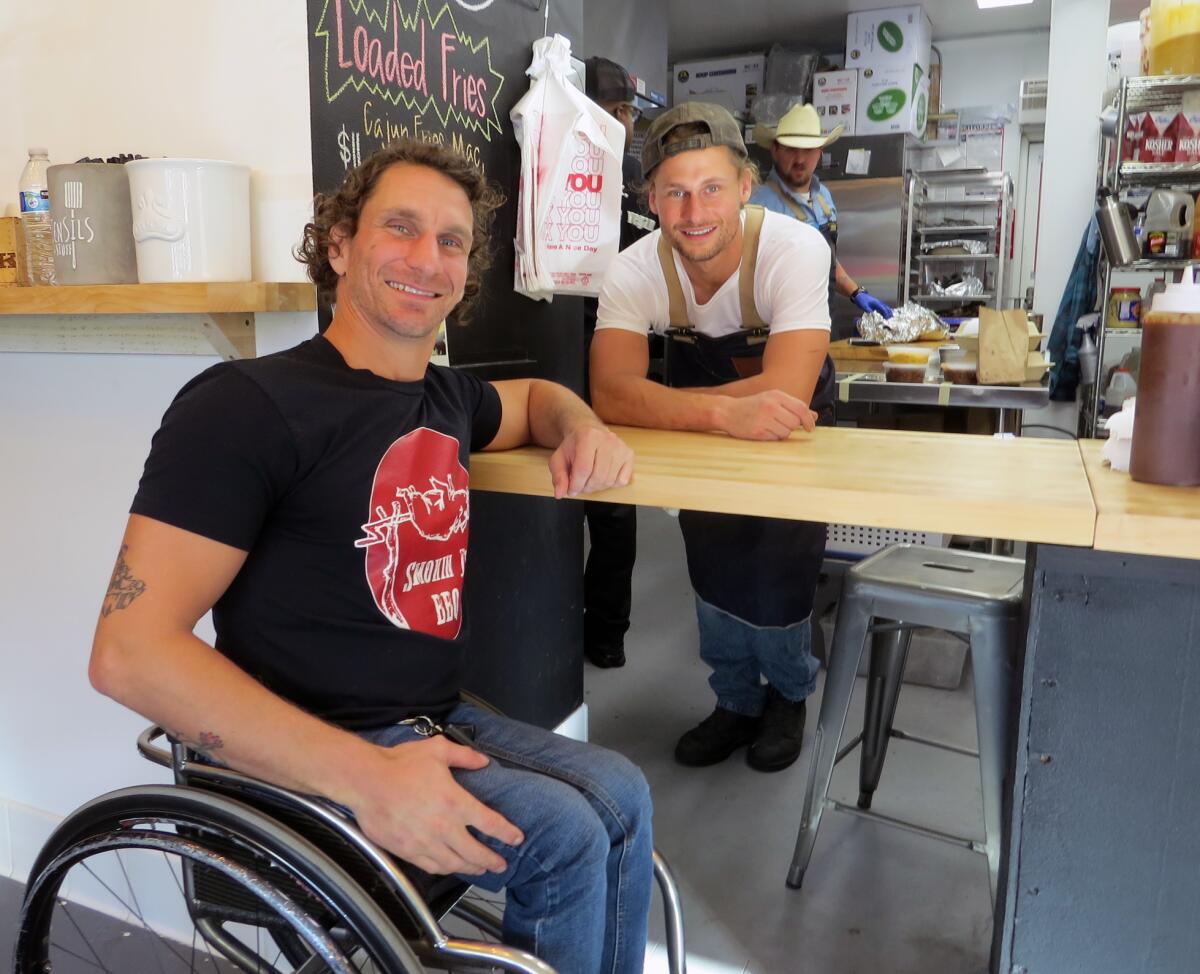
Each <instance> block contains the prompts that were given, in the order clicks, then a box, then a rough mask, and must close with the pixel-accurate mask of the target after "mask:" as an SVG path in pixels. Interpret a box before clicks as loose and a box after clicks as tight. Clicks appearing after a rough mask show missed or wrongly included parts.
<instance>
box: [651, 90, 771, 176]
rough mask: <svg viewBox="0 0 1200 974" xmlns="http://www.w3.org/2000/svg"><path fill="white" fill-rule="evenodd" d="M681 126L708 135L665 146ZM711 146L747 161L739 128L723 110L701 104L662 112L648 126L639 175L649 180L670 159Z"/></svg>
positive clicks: (687, 105) (696, 102) (686, 104)
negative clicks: (703, 130) (699, 127)
mask: <svg viewBox="0 0 1200 974" xmlns="http://www.w3.org/2000/svg"><path fill="white" fill-rule="evenodd" d="M681 125H703V126H704V127H705V128H707V129H708V132H707V133H697V134H696V135H693V136H691V137H690V138H687V139H681V140H680V141H678V142H672V143H671V144H670V145H665V144H664V143H665V142H666V141H667V136H669V135H670V134H671V132H672V131H673V130H675V129H677V128H679V126H681ZM714 145H723V146H725V147H726V148H729V149H732V150H733V151H734V152H735V153H737V154H738V155H739V156H741V157H742V158H743V159H745V158H746V155H747V153H746V143H745V142H743V141H742V130H741V127H740V126H739V125H738V123H737V122H736V121H735V120H734V117H733V116H732V115H730V114H729V112H728V111H727V110H726V109H724V108H722V107H721V106H720V105H711V104H709V103H708V102H703V101H688V102H684V103H683V104H682V105H676V106H675V107H674V108H672V109H669V110H667V111H665V112H663V113H662V114H661V115H659V116H658V118H656V119H655V120H654V121H653V122H651V123H650V128H649V129H647V131H646V141H645V142H644V143H643V144H642V172H644V173H645V174H646V177H647V178H649V176H650V174H651V173H652V172H653V171H654V168H655V166H657V165H658V164H659V163H660V162H662V161H663V160H664V159H666V158H668V157H669V156H674V155H678V154H679V153H680V152H688V151H690V150H692V149H707V148H709V147H710V146H714Z"/></svg>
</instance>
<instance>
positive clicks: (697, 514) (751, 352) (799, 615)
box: [659, 207, 835, 626]
mask: <svg viewBox="0 0 1200 974" xmlns="http://www.w3.org/2000/svg"><path fill="white" fill-rule="evenodd" d="M746 210H747V219H746V230H745V237H746V244H745V248H744V250H743V253H742V267H741V272H740V273H741V280H740V281H739V286H740V290H741V297H742V301H741V304H742V331H740V332H737V333H735V334H732V335H727V336H724V337H722V338H715V339H714V338H708V337H707V336H704V335H697V334H696V333H695V332H694V331H692V330H691V329H690V325H688V324H687V323H686V321H680V320H678V319H680V318H681V317H682V318H685V317H686V313H685V312H682V311H681V309H683V308H684V307H685V305H684V302H683V292H682V288H681V286H680V284H679V280H678V274H677V272H676V271H675V264H674V259H673V257H671V255H670V252H669V246H668V247H667V248H660V251H659V256H660V259H663V258H664V257H665V260H663V271H664V275H665V276H666V279H667V290H668V294H669V295H670V296H671V298H672V300H671V319H672V320H671V323H672V328H671V330H670V332H668V341H667V343H666V345H667V369H666V371H667V384H668V385H671V386H676V387H689V386H692V387H697V386H705V387H708V386H719V385H724V384H725V383H727V382H732V381H734V380H736V379H739V378H742V377H744V376H747V375H752V374H754V373H755V372H758V371H761V367H762V353H763V350H764V348H765V347H766V332H767V326H766V324H765V323H764V322H763V321H762V319H761V318H760V317H759V316H758V313H757V309H756V308H755V307H754V265H755V262H756V258H757V254H758V236H759V231H760V229H761V226H762V210H761V208H760V207H747V208H746ZM753 211H757V213H754V212H753ZM664 242H665V238H664ZM668 263H669V265H670V266H669V269H668V266H667V265H668ZM834 401H835V373H834V368H833V362H832V360H831V359H830V358H829V357H828V356H826V358H825V362H824V364H823V365H822V367H821V373H820V376H819V377H818V379H817V384H816V388H815V390H814V392H813V397H812V402H811V403H810V404H809V405H810V408H811V409H812V410H813V411H814V412H816V413H817V416H818V420H817V421H818V423H819V424H821V425H823V426H832V425H833V422H834V415H833V413H834ZM679 527H680V529H681V530H682V532H683V541H684V547H685V549H686V551H687V563H688V576H689V577H690V579H691V582H692V588H694V589H695V591H696V594H697V595H698V596H699V597H700V598H702V599H703V600H704V601H705V602H707V603H709V604H710V605H714V606H716V607H717V608H718V609H722V610H723V611H725V612H728V613H730V614H731V615H734V616H737V617H738V618H739V619H742V620H744V621H745V622H748V623H751V624H752V625H756V626H790V625H794V624H795V623H798V622H802V621H803V620H804V619H805V618H807V617H808V615H809V613H810V612H811V611H812V603H813V593H814V591H815V589H816V585H817V576H818V574H819V573H820V571H821V563H822V561H823V560H824V557H825V533H826V532H825V524H823V523H817V522H814V521H793V520H789V519H785V518H773V517H751V516H748V515H742V514H713V513H709V512H706V511H680V512H679Z"/></svg>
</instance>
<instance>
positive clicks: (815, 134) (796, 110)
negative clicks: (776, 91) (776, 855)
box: [754, 105, 844, 149]
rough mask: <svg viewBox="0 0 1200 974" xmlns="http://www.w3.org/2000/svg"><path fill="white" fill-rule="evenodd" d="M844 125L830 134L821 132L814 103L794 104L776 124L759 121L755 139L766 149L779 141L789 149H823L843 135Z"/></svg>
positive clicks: (755, 130)
mask: <svg viewBox="0 0 1200 974" xmlns="http://www.w3.org/2000/svg"><path fill="white" fill-rule="evenodd" d="M843 128H844V126H841V125H839V126H837V127H836V128H835V129H834V130H833V131H832V132H830V133H829V134H828V135H823V134H821V119H820V118H819V117H818V115H817V110H816V109H815V108H813V107H812V105H793V106H792V107H791V108H789V109H788V110H787V112H786V113H785V114H784V116H783V118H781V119H780V120H779V122H778V123H777V124H775V125H765V124H763V123H762V122H759V123H758V124H757V125H755V126H754V141H755V142H757V143H758V144H759V145H760V146H762V147H763V148H764V149H770V148H771V144H772V143H774V142H778V143H779V144H780V145H786V146H787V147H788V148H789V149H823V148H824V147H825V146H827V145H833V143H834V142H836V141H837V140H838V139H840V138H841V137H842V129H843Z"/></svg>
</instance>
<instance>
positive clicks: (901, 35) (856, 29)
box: [846, 5, 933, 75]
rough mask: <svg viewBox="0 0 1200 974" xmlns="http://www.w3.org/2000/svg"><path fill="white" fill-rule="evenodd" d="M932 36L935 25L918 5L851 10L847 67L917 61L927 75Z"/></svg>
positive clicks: (896, 65)
mask: <svg viewBox="0 0 1200 974" xmlns="http://www.w3.org/2000/svg"><path fill="white" fill-rule="evenodd" d="M932 40H933V25H932V24H930V22H929V17H928V16H927V15H926V13H925V11H924V10H923V9H922V8H921V7H920V6H919V5H918V6H912V7H892V8H890V9H887V10H863V11H860V12H859V13H852V14H850V15H849V16H848V17H847V18H846V67H848V68H900V67H903V66H905V65H909V64H918V65H920V66H921V71H922V73H923V74H925V75H928V74H929V46H930V43H931V42H932Z"/></svg>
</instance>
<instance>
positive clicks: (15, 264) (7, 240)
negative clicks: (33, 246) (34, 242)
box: [0, 216, 25, 287]
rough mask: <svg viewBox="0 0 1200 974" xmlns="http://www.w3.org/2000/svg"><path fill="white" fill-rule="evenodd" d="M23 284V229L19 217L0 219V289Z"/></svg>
mask: <svg viewBox="0 0 1200 974" xmlns="http://www.w3.org/2000/svg"><path fill="white" fill-rule="evenodd" d="M24 283H25V228H24V227H23V226H21V218H20V217H19V216H5V217H0V287H15V286H16V285H18V284H24Z"/></svg>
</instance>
